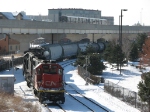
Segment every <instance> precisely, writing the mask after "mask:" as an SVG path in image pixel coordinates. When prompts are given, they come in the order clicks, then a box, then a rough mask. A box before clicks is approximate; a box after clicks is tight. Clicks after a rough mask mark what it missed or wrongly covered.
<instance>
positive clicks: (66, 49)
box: [61, 43, 78, 58]
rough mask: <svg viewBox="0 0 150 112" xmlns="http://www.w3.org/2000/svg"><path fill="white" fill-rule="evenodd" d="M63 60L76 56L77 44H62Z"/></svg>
mask: <svg viewBox="0 0 150 112" xmlns="http://www.w3.org/2000/svg"><path fill="white" fill-rule="evenodd" d="M61 46H62V48H63V58H68V57H73V56H76V55H77V53H78V45H77V43H69V44H62V45H61Z"/></svg>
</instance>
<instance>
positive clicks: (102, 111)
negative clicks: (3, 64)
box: [66, 83, 109, 112]
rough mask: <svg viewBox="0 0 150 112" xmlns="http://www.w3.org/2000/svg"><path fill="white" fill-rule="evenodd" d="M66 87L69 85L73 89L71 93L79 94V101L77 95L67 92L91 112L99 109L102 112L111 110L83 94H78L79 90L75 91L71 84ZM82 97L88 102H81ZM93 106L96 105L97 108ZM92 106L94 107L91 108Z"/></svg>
mask: <svg viewBox="0 0 150 112" xmlns="http://www.w3.org/2000/svg"><path fill="white" fill-rule="evenodd" d="M66 85H68V86H69V87H70V88H72V90H71V91H74V93H77V94H78V97H79V99H77V98H76V97H75V95H73V93H72V94H71V93H69V92H67V94H68V95H70V96H71V97H73V98H74V99H75V100H77V101H78V102H80V103H81V104H83V105H84V106H86V107H87V108H88V109H89V110H90V111H92V112H95V110H94V109H96V108H99V110H100V111H101V112H109V110H107V109H106V108H104V107H103V106H102V105H100V104H98V103H97V102H95V101H93V100H91V99H90V98H87V97H86V96H84V95H83V94H81V93H80V92H78V91H77V90H75V89H74V88H73V87H72V86H71V85H69V84H67V83H66ZM68 91H69V90H68ZM81 97H82V98H84V99H86V100H87V101H83V100H82V101H80V100H81ZM93 104H94V105H95V106H93ZM90 105H92V106H91V107H90Z"/></svg>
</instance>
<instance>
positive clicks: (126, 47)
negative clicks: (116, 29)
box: [122, 35, 135, 60]
mask: <svg viewBox="0 0 150 112" xmlns="http://www.w3.org/2000/svg"><path fill="white" fill-rule="evenodd" d="M134 40H135V39H134V38H133V39H130V38H129V37H127V36H126V35H125V36H124V38H122V42H123V46H122V51H123V52H124V53H125V57H126V60H128V59H129V54H130V51H131V49H132V44H133V42H134Z"/></svg>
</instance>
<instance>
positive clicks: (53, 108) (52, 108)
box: [44, 103, 66, 112]
mask: <svg viewBox="0 0 150 112" xmlns="http://www.w3.org/2000/svg"><path fill="white" fill-rule="evenodd" d="M44 105H45V107H46V108H47V110H48V111H49V112H66V111H65V110H64V109H63V107H62V106H61V105H60V104H58V103H55V104H53V103H51V104H44Z"/></svg>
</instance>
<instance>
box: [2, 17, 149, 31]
mask: <svg viewBox="0 0 150 112" xmlns="http://www.w3.org/2000/svg"><path fill="white" fill-rule="evenodd" d="M143 32H145V33H147V32H150V26H122V33H128V34H138V33H143ZM0 33H9V34H11V33H13V34H62V33H63V34H119V26H118V25H99V24H86V23H82V24H81V23H61V22H42V21H27V20H0Z"/></svg>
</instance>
